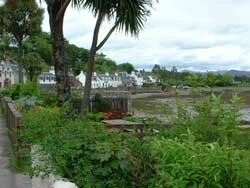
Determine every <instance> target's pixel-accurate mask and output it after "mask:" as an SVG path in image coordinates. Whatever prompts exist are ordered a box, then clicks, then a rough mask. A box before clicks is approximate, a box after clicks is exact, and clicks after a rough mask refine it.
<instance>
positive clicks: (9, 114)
mask: <svg viewBox="0 0 250 188" xmlns="http://www.w3.org/2000/svg"><path fill="white" fill-rule="evenodd" d="M1 106H2V110H3V113H4V116H5V118H6V124H7V128H8V135H9V138H10V142H11V146H12V151H13V152H14V155H15V157H16V158H18V157H21V155H20V153H19V149H20V147H23V145H22V143H21V142H20V140H19V139H18V136H17V134H18V133H17V132H18V129H20V128H21V127H22V126H21V117H22V115H21V113H20V112H18V111H17V110H16V107H15V105H14V104H13V103H12V100H11V99H10V98H9V97H2V98H1Z"/></svg>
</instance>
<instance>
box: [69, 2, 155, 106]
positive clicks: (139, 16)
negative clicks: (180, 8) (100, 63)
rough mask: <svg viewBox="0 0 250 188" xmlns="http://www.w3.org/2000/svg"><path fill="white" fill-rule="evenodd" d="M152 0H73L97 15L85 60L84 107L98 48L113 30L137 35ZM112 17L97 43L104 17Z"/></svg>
mask: <svg viewBox="0 0 250 188" xmlns="http://www.w3.org/2000/svg"><path fill="white" fill-rule="evenodd" d="M152 1H153V0H133V1H131V0H110V1H103V0H73V3H74V5H75V6H77V7H79V8H84V9H85V8H87V9H89V10H91V11H92V12H93V13H94V15H95V17H97V20H96V24H95V29H94V34H93V40H92V44H91V49H90V54H89V58H88V62H87V75H86V82H85V90H84V98H83V102H84V108H85V109H86V108H87V106H88V104H89V98H90V91H91V82H92V74H93V70H94V62H95V56H96V53H97V51H98V50H100V49H101V48H102V47H103V45H104V44H105V43H106V42H107V40H108V39H109V38H110V36H111V35H112V33H113V32H114V31H115V30H120V31H125V33H126V34H128V33H131V34H132V35H135V36H137V35H138V34H139V32H140V30H141V29H142V28H143V25H144V22H145V21H146V18H147V17H148V16H149V15H150V10H149V7H151V6H152ZM112 18H113V19H114V20H115V23H114V26H113V27H112V28H111V29H110V31H109V32H108V34H107V35H106V37H104V39H103V40H102V41H101V42H100V43H99V44H98V38H99V32H100V28H101V24H102V23H103V22H104V20H105V19H108V20H110V19H112Z"/></svg>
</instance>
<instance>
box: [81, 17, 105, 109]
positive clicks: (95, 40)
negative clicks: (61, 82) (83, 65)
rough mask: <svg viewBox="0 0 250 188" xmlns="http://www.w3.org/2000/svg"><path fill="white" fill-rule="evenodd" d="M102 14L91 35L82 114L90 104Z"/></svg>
mask: <svg viewBox="0 0 250 188" xmlns="http://www.w3.org/2000/svg"><path fill="white" fill-rule="evenodd" d="M103 17H104V14H103V13H99V15H98V18H97V21H96V26H95V30H94V35H93V41H92V45H91V49H90V53H89V58H88V62H87V72H86V81H85V87H84V95H83V112H86V111H88V110H89V109H88V108H89V102H90V92H91V85H92V76H93V71H94V65H95V56H96V52H97V43H98V35H99V31H100V27H101V24H102V21H103Z"/></svg>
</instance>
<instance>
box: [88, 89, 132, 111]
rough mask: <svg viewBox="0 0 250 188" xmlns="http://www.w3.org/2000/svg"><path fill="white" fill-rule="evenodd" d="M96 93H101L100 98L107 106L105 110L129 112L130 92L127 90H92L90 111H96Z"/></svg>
mask: <svg viewBox="0 0 250 188" xmlns="http://www.w3.org/2000/svg"><path fill="white" fill-rule="evenodd" d="M98 94H100V95H101V98H102V99H103V100H104V101H105V103H106V104H107V106H108V109H107V110H106V111H113V112H117V111H119V112H125V113H129V112H131V111H132V109H131V94H130V92H127V91H101V92H100V91H96V90H94V91H92V92H91V100H90V111H91V112H97V111H98V110H97V108H98V101H96V97H95V96H97V95H98Z"/></svg>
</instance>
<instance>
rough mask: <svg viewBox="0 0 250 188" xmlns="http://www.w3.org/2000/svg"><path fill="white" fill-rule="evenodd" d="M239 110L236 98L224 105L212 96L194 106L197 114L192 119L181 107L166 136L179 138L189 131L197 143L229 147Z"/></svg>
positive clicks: (238, 102)
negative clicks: (215, 143) (214, 143)
mask: <svg viewBox="0 0 250 188" xmlns="http://www.w3.org/2000/svg"><path fill="white" fill-rule="evenodd" d="M239 110H240V101H239V98H238V97H237V96H234V97H233V99H232V100H231V102H230V103H229V104H225V103H224V102H223V101H222V100H221V98H220V96H214V95H213V96H211V97H209V98H208V99H207V100H205V101H203V102H201V103H200V104H197V105H195V111H196V112H197V114H196V115H195V116H194V117H192V116H191V115H190V114H188V113H187V110H186V109H185V107H181V108H180V110H179V111H178V116H177V119H176V120H175V121H174V123H173V126H172V128H171V130H170V131H167V136H168V137H171V138H174V137H180V135H182V134H183V133H187V130H188V129H190V130H191V131H192V132H193V134H194V135H195V137H196V139H197V141H201V142H204V143H211V142H218V143H219V144H221V145H224V144H227V145H230V146H231V145H232V144H233V143H232V142H233V137H234V135H235V134H236V133H237V130H238V128H237V127H238V125H239V123H240V113H239Z"/></svg>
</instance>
